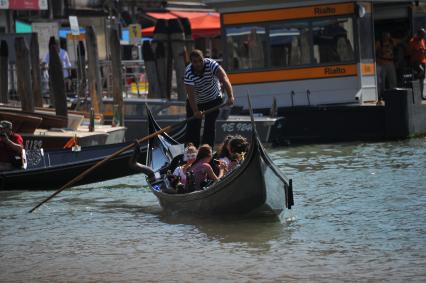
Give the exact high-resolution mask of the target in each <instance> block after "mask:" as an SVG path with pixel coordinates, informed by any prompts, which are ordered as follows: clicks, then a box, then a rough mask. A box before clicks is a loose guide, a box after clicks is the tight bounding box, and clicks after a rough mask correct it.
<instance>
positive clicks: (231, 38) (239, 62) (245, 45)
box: [226, 26, 266, 70]
mask: <svg viewBox="0 0 426 283" xmlns="http://www.w3.org/2000/svg"><path fill="white" fill-rule="evenodd" d="M226 40H227V41H226V47H227V54H228V58H227V59H228V68H229V69H230V70H246V69H257V68H264V67H266V63H265V58H266V56H265V28H264V27H259V26H243V27H230V28H227V29H226Z"/></svg>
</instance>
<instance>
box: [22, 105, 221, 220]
mask: <svg viewBox="0 0 426 283" xmlns="http://www.w3.org/2000/svg"><path fill="white" fill-rule="evenodd" d="M224 105H225V104H221V105H218V106H215V107H213V108H210V109H208V110H206V111H204V112H202V115H203V116H204V115H206V114H209V113H211V112H213V111H216V110H218V109H219V108H221V107H223V106H224ZM195 119H197V118H196V117H195V116H192V117H190V118H188V119H186V120H183V121H181V122H179V123H177V124H174V125H169V126H167V127H165V128H163V129H161V130H158V131H156V132H155V133H152V134H150V135H147V136H145V137H143V138H141V139H138V140H137V142H138V143H142V142H144V141H147V140H149V139H152V138H153V137H156V136H158V135H160V134H162V133H167V132H169V131H170V130H172V129H174V128H177V127H179V126H181V125H182V124H185V123H188V122H189V121H192V120H195ZM134 145H135V142H133V143H131V144H129V145H127V146H125V147H123V148H122V149H120V150H118V151H116V152H114V153H113V154H111V155H110V156H107V157H105V158H104V159H103V160H101V161H99V162H98V163H96V164H95V165H93V166H92V167H90V168H89V169H87V170H86V171H84V172H83V173H81V174H80V175H78V176H77V177H75V178H74V179H72V180H71V181H69V182H68V183H66V184H65V185H63V186H62V187H61V188H60V189H59V190H57V191H56V192H54V193H53V194H51V195H50V196H49V197H48V198H47V199H45V200H43V201H42V202H40V203H39V204H37V205H36V206H35V207H33V208H32V209H31V210H30V211H29V213H31V212H33V211H34V210H36V209H37V208H39V207H40V206H41V205H43V204H44V203H46V202H48V201H49V200H51V199H52V198H53V197H54V196H56V195H57V194H59V193H60V192H62V191H63V190H65V189H66V188H68V187H70V186H72V185H74V184H75V183H77V182H78V181H80V180H81V179H83V178H84V177H86V176H87V175H88V174H89V173H91V172H92V171H93V170H95V169H96V168H98V167H100V166H102V165H103V164H105V163H107V162H108V161H109V160H111V159H112V158H114V157H116V156H118V155H120V154H121V153H123V152H124V151H126V150H128V149H130V148H132V147H133V146H134Z"/></svg>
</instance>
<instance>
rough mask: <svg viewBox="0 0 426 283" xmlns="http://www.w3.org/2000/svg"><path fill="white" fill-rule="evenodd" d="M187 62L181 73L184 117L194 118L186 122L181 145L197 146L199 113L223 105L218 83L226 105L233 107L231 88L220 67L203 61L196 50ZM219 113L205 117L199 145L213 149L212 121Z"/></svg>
mask: <svg viewBox="0 0 426 283" xmlns="http://www.w3.org/2000/svg"><path fill="white" fill-rule="evenodd" d="M189 59H190V61H191V63H190V64H189V65H188V66H187V67H186V70H185V78H184V83H185V88H186V92H187V95H188V99H187V103H186V115H187V117H191V116H195V117H197V118H198V119H195V120H192V121H189V122H188V125H187V128H186V135H185V142H186V143H190V142H191V143H193V144H194V145H195V146H197V147H198V146H199V145H200V129H201V119H202V111H205V110H207V109H210V108H212V107H215V106H218V105H220V104H222V102H223V94H222V91H221V84H222V85H223V87H224V89H225V91H226V94H227V95H228V100H227V104H228V105H233V104H234V100H235V99H234V94H233V91H232V85H231V83H230V81H229V79H228V76H227V75H226V72H225V71H224V70H223V68H222V67H221V66H220V65H219V64H218V63H217V62H216V61H214V60H212V59H209V58H204V56H203V53H202V52H201V51H200V50H197V49H195V50H193V51H192V52H191V53H190V55H189ZM218 115H219V110H217V111H213V112H211V113H209V114H207V115H206V116H205V120H204V131H203V138H202V140H201V143H202V144H209V145H210V146H214V141H215V134H216V127H215V125H216V119H217V116H218Z"/></svg>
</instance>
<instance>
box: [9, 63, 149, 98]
mask: <svg viewBox="0 0 426 283" xmlns="http://www.w3.org/2000/svg"><path fill="white" fill-rule="evenodd" d="M121 65H122V75H123V79H122V86H123V94H124V95H125V97H131V96H135V97H146V96H147V95H148V81H147V78H146V76H145V65H144V62H143V61H140V60H131V61H122V63H121ZM99 67H100V71H101V85H102V96H107V97H111V96H112V68H111V61H100V63H99ZM85 68H86V72H85V73H86V76H85V78H81V75H80V74H81V72H79V71H78V70H77V67H74V66H73V67H71V68H68V69H67V70H68V71H69V73H70V74H71V76H70V77H69V78H67V79H65V90H66V93H67V96H68V97H76V96H77V95H79V94H80V95H82V96H88V95H89V94H88V88H87V86H88V84H87V66H85ZM40 72H41V92H42V96H43V98H44V102H45V103H48V101H49V97H50V89H49V74H48V69H47V68H46V67H45V66H43V65H40ZM8 77H9V99H10V100H19V98H18V96H17V75H16V66H15V65H14V64H10V65H9V76H8Z"/></svg>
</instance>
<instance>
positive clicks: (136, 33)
mask: <svg viewBox="0 0 426 283" xmlns="http://www.w3.org/2000/svg"><path fill="white" fill-rule="evenodd" d="M141 38H142V32H141V25H140V24H131V25H129V41H130V44H133V45H138V44H140V42H141Z"/></svg>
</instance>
